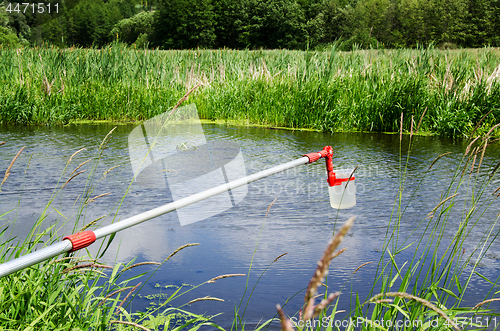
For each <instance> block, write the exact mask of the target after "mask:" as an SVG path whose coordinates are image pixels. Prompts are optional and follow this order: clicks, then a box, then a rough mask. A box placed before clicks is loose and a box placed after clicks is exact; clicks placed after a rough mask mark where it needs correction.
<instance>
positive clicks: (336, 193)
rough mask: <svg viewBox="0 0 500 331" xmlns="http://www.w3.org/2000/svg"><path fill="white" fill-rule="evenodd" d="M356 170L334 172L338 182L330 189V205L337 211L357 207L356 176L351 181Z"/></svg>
mask: <svg viewBox="0 0 500 331" xmlns="http://www.w3.org/2000/svg"><path fill="white" fill-rule="evenodd" d="M353 171H354V169H341V170H334V171H333V172H334V173H335V177H336V181H335V183H334V185H333V186H329V187H328V192H329V193H330V205H331V206H332V208H335V209H345V208H351V207H354V205H356V186H355V184H354V175H353V176H352V177H351V179H350V180H349V177H350V176H351V174H352V172H353Z"/></svg>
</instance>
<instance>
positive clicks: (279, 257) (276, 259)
mask: <svg viewBox="0 0 500 331" xmlns="http://www.w3.org/2000/svg"><path fill="white" fill-rule="evenodd" d="M287 254H288V252H286V253H283V254H281V255H280V256H278V257H277V258H275V259H274V260H273V263H274V262H276V261H278V260H279V259H281V258H282V257H283V256H285V255H287Z"/></svg>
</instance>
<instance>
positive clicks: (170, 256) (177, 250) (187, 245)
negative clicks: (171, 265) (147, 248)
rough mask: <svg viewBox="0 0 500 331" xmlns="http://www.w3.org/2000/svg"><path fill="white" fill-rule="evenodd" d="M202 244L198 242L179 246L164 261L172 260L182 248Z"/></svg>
mask: <svg viewBox="0 0 500 331" xmlns="http://www.w3.org/2000/svg"><path fill="white" fill-rule="evenodd" d="M198 245H200V244H198V243H196V244H186V245H183V246H181V247H179V248H177V249H176V250H175V251H174V252H173V253H172V254H170V255H169V256H168V257H167V258H166V259H165V261H163V263H165V262H167V261H168V260H170V258H172V257H173V256H174V255H175V254H177V253H179V252H180V251H181V250H183V249H184V248H187V247H191V246H198Z"/></svg>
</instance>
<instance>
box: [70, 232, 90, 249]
mask: <svg viewBox="0 0 500 331" xmlns="http://www.w3.org/2000/svg"><path fill="white" fill-rule="evenodd" d="M66 239H67V240H69V241H71V244H73V249H72V250H71V252H75V251H77V250H80V249H82V248H85V247H87V246H89V245H90V244H92V243H93V242H94V241H95V234H94V232H93V231H84V232H78V233H75V234H72V235H70V236H67V237H64V238H63V240H66Z"/></svg>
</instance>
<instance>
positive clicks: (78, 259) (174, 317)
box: [0, 135, 221, 331]
mask: <svg viewBox="0 0 500 331" xmlns="http://www.w3.org/2000/svg"><path fill="white" fill-rule="evenodd" d="M108 140H109V135H108V136H106V138H105V139H104V141H103V143H102V144H101V145H100V148H99V152H98V156H97V157H95V158H94V161H93V163H86V164H83V163H82V164H80V165H77V164H74V163H75V161H74V160H73V161H72V158H73V156H74V155H75V154H76V153H75V154H73V155H72V156H71V157H69V160H68V162H67V163H66V166H65V169H64V172H63V173H62V175H61V177H60V179H59V182H58V183H57V185H56V187H55V188H54V190H53V192H52V194H51V197H50V199H49V201H48V202H47V204H46V206H45V208H44V210H43V212H42V213H41V215H39V216H38V219H37V220H36V222H35V223H34V225H33V227H32V228H31V230H30V232H29V234H28V235H27V236H26V238H25V239H22V240H19V238H15V237H12V232H11V234H10V235H9V231H8V230H9V227H13V226H14V225H15V220H16V216H15V215H16V209H17V208H19V206H17V207H16V206H12V208H13V209H12V210H10V211H0V220H2V223H5V221H6V220H9V219H10V222H7V223H5V224H4V225H2V226H1V227H0V263H4V262H6V261H10V260H13V259H15V258H18V257H20V256H24V255H26V254H28V253H30V252H33V251H35V250H37V249H39V248H41V247H45V246H48V245H51V244H53V243H55V242H59V241H60V240H61V239H62V236H61V233H59V232H60V230H61V228H62V227H63V225H64V224H65V223H66V222H68V220H71V221H74V229H73V231H74V233H76V232H78V231H83V228H88V227H91V228H93V227H95V226H98V225H99V224H100V222H102V221H103V218H102V217H101V218H99V219H97V220H95V221H92V222H89V223H88V224H86V225H84V224H82V222H83V220H82V219H80V217H79V215H83V214H85V212H86V209H87V206H88V204H89V203H90V202H91V200H92V197H93V196H95V193H94V192H93V191H94V187H95V185H96V180H95V178H98V177H99V176H98V175H96V173H95V170H96V167H97V164H98V162H99V160H100V159H101V158H102V156H103V155H105V154H104V153H105V148H106V145H107V142H108ZM1 148H2V146H1V144H0V149H1ZM80 152H81V151H80ZM16 159H17V157H15V156H13V162H12V163H11V166H13V167H16V163H15V161H16ZM73 168H75V169H78V170H79V171H82V169H83V170H89V171H87V174H88V177H87V179H86V184H85V186H84V188H83V192H82V194H81V195H80V197H79V199H77V201H78V202H77V201H75V204H78V206H79V207H78V211H77V212H76V213H75V215H73V216H71V217H70V216H69V215H67V216H68V217H66V216H64V215H62V214H61V213H60V212H59V211H58V209H56V205H57V201H58V199H59V198H60V197H61V195H62V192H63V190H64V187H65V184H66V183H68V182H69V181H71V179H72V178H73V173H70V172H71V169H73ZM10 169H11V167H9V168H8V169H7V171H6V173H5V175H4V177H3V178H2V181H1V182H0V183H1V184H0V196H1V194H2V193H1V188H2V187H3V188H6V187H9V185H11V184H13V185H14V186H15V185H16V184H18V183H19V182H18V183H11V182H12V180H13V179H12V178H9V176H8V174H9V171H10ZM27 171H29V163H28V167H27V168H26V169H25V174H26V172H27ZM82 174H83V173H81V174H80V175H81V176H84V175H82ZM103 178H104V177H103ZM103 178H101V180H103ZM19 180H22V178H19V177H18V178H16V181H19ZM22 186H23V187H24V185H22ZM115 207H116V208H112V209H114V211H116V212H117V210H118V209H119V205H118V206H115ZM51 210H55V211H56V212H57V214H58V215H59V216H60V217H59V216H58V217H57V219H56V222H53V221H52V222H50V223H49V220H48V217H47V216H48V214H49V213H50V211H51ZM111 212H112V210H110V214H109V215H111V214H112V213H111ZM109 215H108V216H106V217H109ZM79 228H80V229H79ZM108 240H112V239H108ZM194 245H197V244H188V245H184V246H181V247H179V249H177V250H176V251H174V252H173V253H172V254H171V255H170V256H169V257H168V258H167V259H165V260H164V261H160V262H158V263H134V260H135V259H134V260H132V261H129V262H128V263H126V264H123V263H117V264H115V265H106V264H104V263H102V262H100V261H99V257H100V256H102V255H103V254H104V252H105V249H106V248H105V247H106V245H105V243H104V242H103V243H102V244H101V246H100V247H101V248H100V249H99V250H98V252H97V253H95V255H90V252H88V251H87V252H86V254H87V255H85V252H84V251H85V250H82V251H79V252H76V253H68V254H61V255H60V256H58V257H56V258H53V259H50V260H48V261H45V262H42V263H39V264H35V265H33V266H31V267H27V268H25V269H23V270H21V271H18V272H15V273H12V274H10V275H8V276H5V277H2V278H0V330H51V331H52V330H139V329H140V330H157V329H158V328H162V329H163V330H174V331H177V330H181V329H182V330H197V329H199V328H200V327H202V326H210V327H211V328H212V329H221V328H220V327H219V326H218V325H216V324H214V323H212V322H211V321H210V318H209V317H206V316H202V315H197V314H192V313H190V312H188V311H186V310H184V307H183V306H180V307H173V306H171V305H172V301H173V300H175V299H178V298H179V297H181V296H182V295H184V294H186V293H187V292H190V291H193V290H196V288H198V287H199V286H202V285H204V284H205V283H207V282H208V281H207V282H205V283H202V284H200V285H197V286H190V287H184V286H181V287H177V288H176V289H175V290H174V291H173V293H171V294H169V295H168V296H164V297H162V298H161V300H160V301H158V304H156V305H155V306H154V307H153V308H151V309H148V310H147V311H145V312H131V309H130V306H129V305H130V303H131V302H132V300H133V299H134V298H135V297H136V296H137V295H138V293H139V290H140V289H141V288H142V286H144V285H145V283H146V282H147V281H148V280H149V279H150V278H151V276H152V274H154V273H155V272H156V271H157V270H158V269H159V268H160V267H161V266H162V265H163V264H164V263H167V262H168V260H169V259H170V258H172V257H173V256H174V255H175V254H177V253H178V252H179V251H180V250H182V249H185V248H187V247H189V246H194ZM82 253H83V254H82ZM151 264H154V265H153V268H152V266H151ZM131 269H134V272H131V271H130V270H131ZM176 302H179V301H176Z"/></svg>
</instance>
